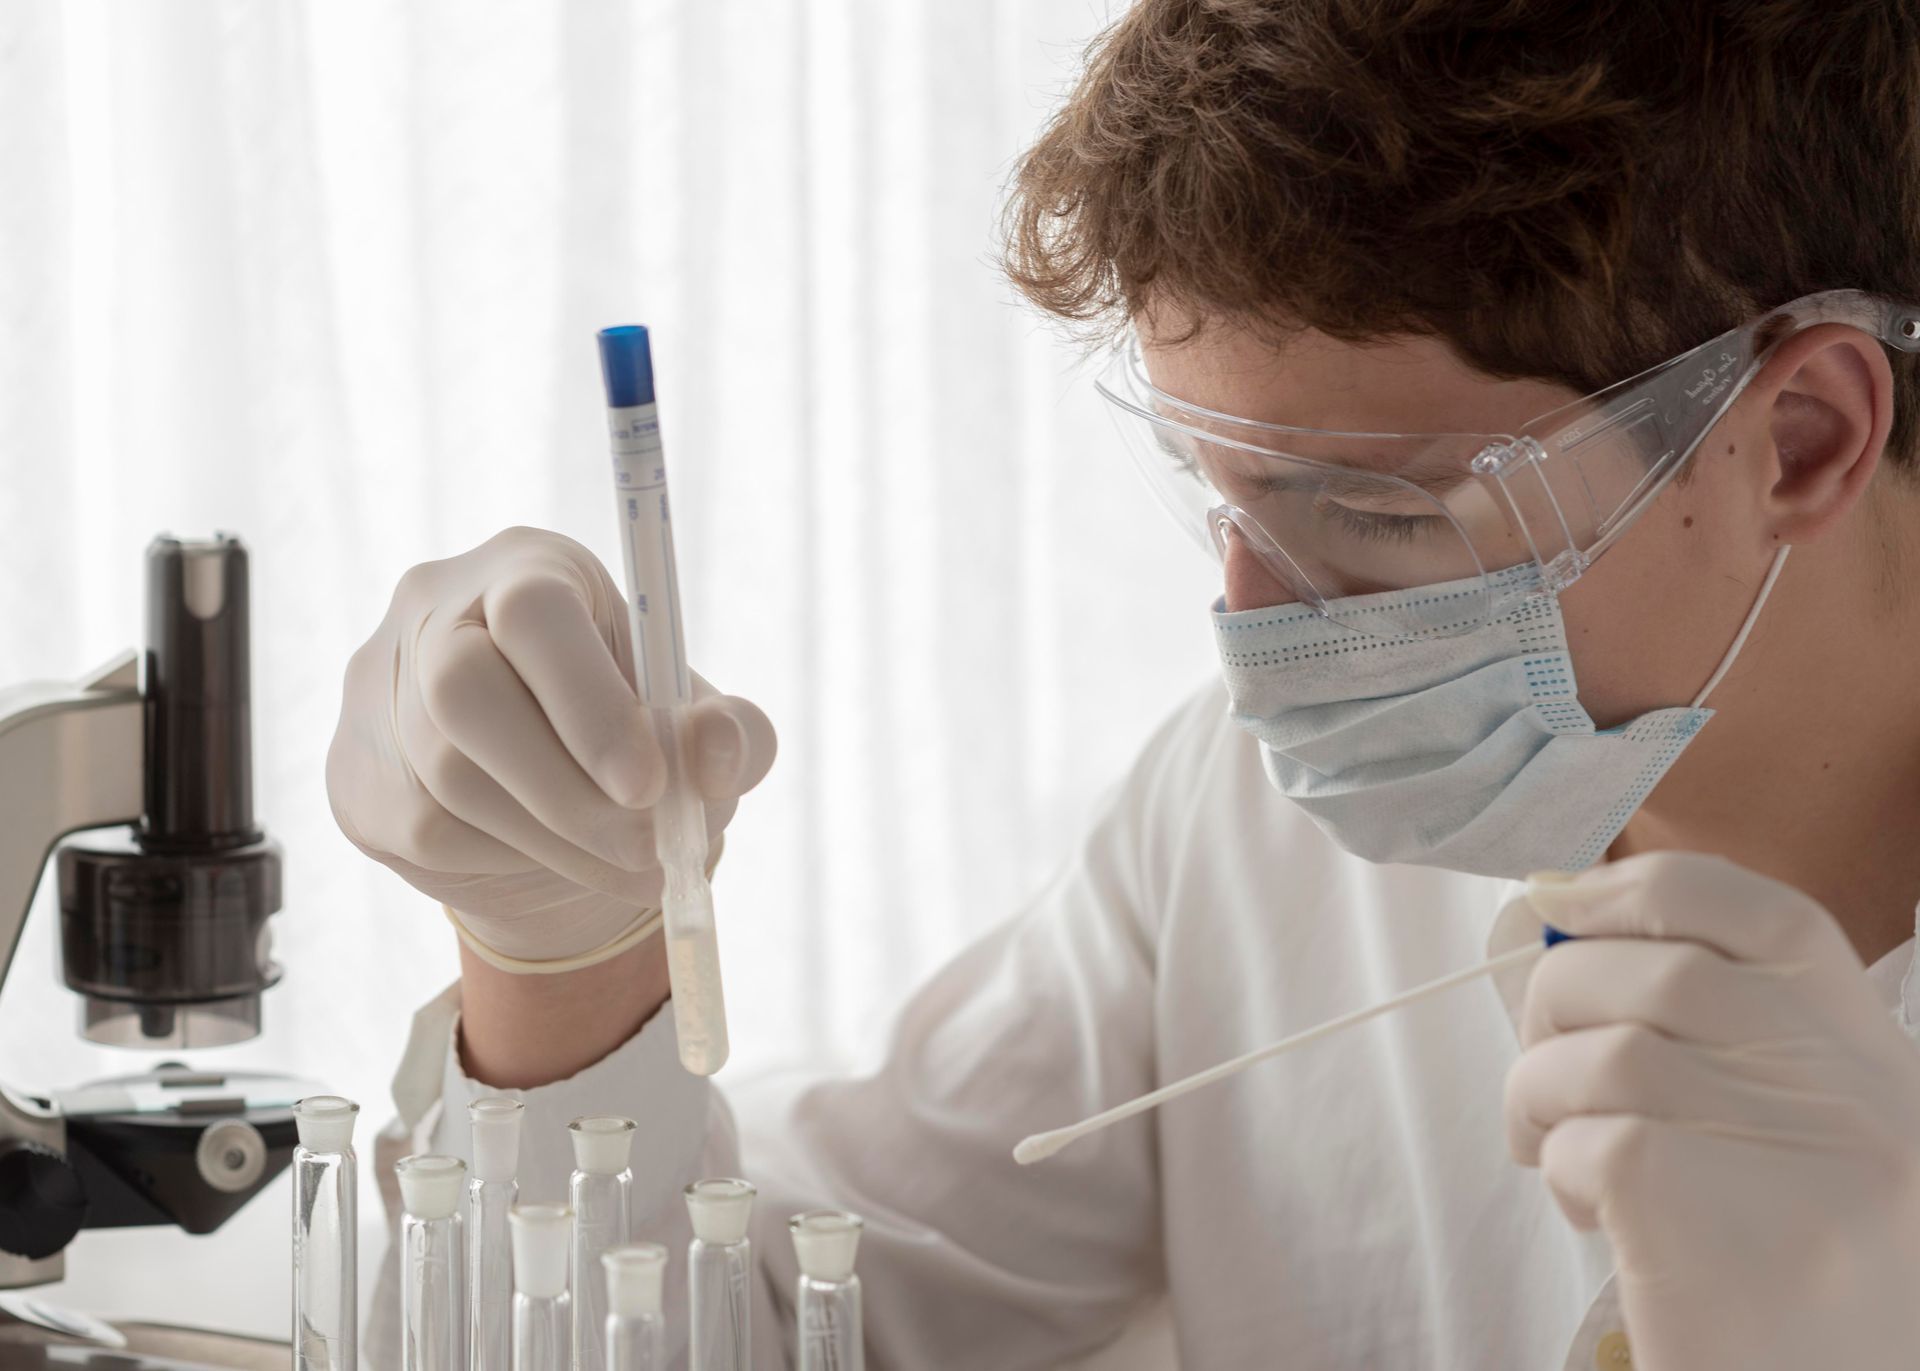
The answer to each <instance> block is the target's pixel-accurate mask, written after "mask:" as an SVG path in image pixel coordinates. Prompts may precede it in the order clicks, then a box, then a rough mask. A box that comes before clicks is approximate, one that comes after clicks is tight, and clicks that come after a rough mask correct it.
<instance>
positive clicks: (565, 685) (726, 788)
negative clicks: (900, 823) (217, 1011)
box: [327, 528, 774, 961]
mask: <svg viewBox="0 0 1920 1371" xmlns="http://www.w3.org/2000/svg"><path fill="white" fill-rule="evenodd" d="M628 644H629V639H628V628H627V610H626V601H625V600H624V599H623V598H622V596H621V594H620V591H619V589H618V588H617V587H616V585H615V584H614V582H613V579H612V578H611V577H609V576H608V575H607V572H606V569H605V568H604V567H602V566H601V565H600V563H599V561H598V560H597V559H596V558H595V557H594V556H593V554H592V553H590V552H588V551H587V550H586V549H585V548H584V547H582V546H580V544H578V543H576V542H574V541H573V540H572V539H570V538H565V537H562V536H561V535H560V534H557V533H549V532H547V531H545V530H543V529H533V528H510V529H507V530H506V531H505V532H503V533H499V534H496V535H495V536H494V537H492V538H490V539H488V540H487V541H486V542H484V543H482V544H481V545H480V546H479V547H477V548H474V549H473V550H472V551H470V552H464V553H461V554H460V555H459V556H457V557H450V558H448V559H447V560H446V561H443V562H426V563H423V564H422V565H420V566H416V567H414V568H412V569H411V570H409V571H408V572H407V573H406V575H404V576H402V577H401V578H400V584H399V586H398V588H397V589H395V591H394V593H393V601H392V603H391V604H390V605H389V606H388V607H387V615H386V618H384V619H383V620H381V622H380V626H379V628H377V629H375V630H374V633H373V636H372V637H371V638H369V639H368V640H367V641H366V643H365V644H363V645H362V646H361V648H360V649H359V651H357V652H355V653H354V654H353V657H352V659H351V660H350V661H349V662H348V663H347V675H346V684H345V689H344V694H343V698H342V701H341V706H340V724H339V727H338V728H337V729H336V730H335V732H334V737H333V746H332V748H331V749H330V750H329V751H328V753H327V795H328V798H329V799H330V800H331V802H332V804H333V814H334V818H335V819H336V820H337V821H338V822H339V824H340V828H341V831H342V832H344V833H345V834H346V835H347V837H348V838H349V839H350V840H351V841H352V842H353V844H354V845H355V846H356V847H358V848H359V849H360V850H361V851H362V852H365V853H366V854H367V855H368V856H370V857H372V858H374V859H375V860H376V861H379V862H382V863H384V864H385V865H387V866H389V867H391V868H393V870H395V871H397V872H398V873H399V874H400V875H401V876H403V877H405V878H406V880H407V881H408V882H410V883H411V884H412V885H414V886H415V887H416V888H418V889H419V890H421V891H422V892H424V893H425V894H427V895H429V896H431V897H432V898H433V899H435V900H439V901H442V902H443V903H445V904H446V905H448V906H449V907H450V908H451V909H453V910H454V911H455V912H456V913H458V914H459V915H460V917H461V920H462V921H463V922H464V923H465V924H466V926H467V929H468V930H469V932H470V933H472V934H473V935H474V936H475V937H477V938H479V939H480V940H481V941H482V942H483V943H485V944H486V945H487V946H488V947H490V948H492V949H494V950H495V951H496V952H499V953H503V954H505V955H507V956H509V957H514V958H519V959H523V960H527V961H560V960H564V959H566V958H570V957H576V956H579V955H581V954H583V953H587V952H590V951H592V950H593V949H596V948H600V947H602V946H604V945H606V944H607V943H609V942H610V941H612V940H613V939H615V938H617V937H619V936H620V935H621V933H622V932H623V931H624V930H627V929H629V928H630V927H632V926H633V925H634V924H635V922H636V920H637V918H638V917H639V914H640V912H641V911H643V910H646V909H649V908H651V907H653V906H655V905H657V903H658V900H659V894H660V885H661V878H660V869H659V864H658V862H657V861H656V860H655V857H654V849H653V825H652V821H651V818H650V817H649V815H648V812H647V810H648V806H649V805H651V804H652V803H653V802H654V801H655V800H657V799H658V798H659V796H660V790H661V787H662V785H663V784H664V780H665V769H664V762H663V759H662V758H661V755H660V750H659V747H658V745H657V744H656V743H655V741H654V737H653V733H652V730H651V729H650V728H649V727H648V724H647V721H646V718H645V712H644V710H643V709H642V707H641V705H640V702H639V699H638V697H637V696H636V695H635V694H634V688H633V659H632V654H631V650H630V648H629V645H628ZM696 693H697V694H699V695H701V696H704V697H705V698H702V699H701V700H700V701H699V702H698V703H697V704H696V705H695V706H694V710H693V713H694V719H695V722H694V726H693V729H692V732H691V741H692V748H691V759H690V760H691V766H690V770H691V772H692V775H693V777H694V779H695V781H696V782H697V783H698V785H699V786H700V789H701V793H702V794H703V795H704V796H705V797H706V800H707V831H708V832H709V833H710V834H713V835H714V837H715V841H716V842H718V838H719V834H720V832H721V830H722V829H723V828H724V827H725V825H726V823H727V821H728V820H729V819H730V818H732V817H733V811H734V805H735V802H736V800H737V798H738V797H739V796H740V795H741V794H742V793H744V792H745V791H747V790H749V789H751V788H752V787H753V786H755V785H756V784H758V783H759V781H760V779H761V778H762V777H763V776H765V775H766V773H767V768H768V767H769V766H771V765H772V764H773V753H774V735H773V726H772V725H771V724H770V723H768V722H767V717H766V715H764V714H762V713H761V712H760V710H759V709H758V708H756V707H755V706H754V705H752V704H750V703H748V702H747V701H746V700H742V699H739V698H736V697H731V696H724V695H716V694H714V692H713V689H712V687H711V686H709V685H707V683H706V682H705V681H701V680H698V678H696Z"/></svg>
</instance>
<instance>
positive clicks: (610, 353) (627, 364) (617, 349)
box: [600, 324, 653, 409]
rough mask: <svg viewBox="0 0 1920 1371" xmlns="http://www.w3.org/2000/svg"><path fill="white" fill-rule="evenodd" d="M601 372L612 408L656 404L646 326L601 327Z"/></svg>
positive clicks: (608, 404) (651, 357) (651, 355)
mask: <svg viewBox="0 0 1920 1371" xmlns="http://www.w3.org/2000/svg"><path fill="white" fill-rule="evenodd" d="M600 375H601V377H602V378H603V379H604V380H605V381H606V383H607V407H608V408H609V409H631V408H633V407H634V406H635V405H650V404H652V403H653V352H652V350H651V349H650V348H649V347H648V346H647V329H646V325H644V324H620V325H617V326H616V327H614V328H603V329H601V330H600Z"/></svg>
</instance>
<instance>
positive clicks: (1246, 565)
mask: <svg viewBox="0 0 1920 1371" xmlns="http://www.w3.org/2000/svg"><path fill="white" fill-rule="evenodd" d="M1219 535H1220V561H1221V564H1222V566H1223V567H1224V568H1225V570H1226V581H1227V584H1226V601H1227V609H1228V610H1229V611H1230V612H1234V611H1239V610H1243V609H1271V608H1272V607H1273V606H1275V605H1290V604H1293V603H1295V602H1296V601H1298V600H1299V598H1300V597H1299V596H1298V595H1296V594H1294V593H1293V591H1292V589H1290V588H1289V587H1288V585H1287V583H1286V582H1285V581H1283V580H1281V579H1280V578H1279V577H1278V576H1277V575H1275V574H1274V572H1273V571H1272V569H1271V568H1269V567H1268V566H1267V564H1266V562H1265V561H1264V560H1263V559H1262V558H1261V557H1260V554H1259V553H1257V552H1255V551H1254V550H1253V548H1252V546H1251V545H1250V544H1249V543H1248V542H1247V539H1246V535H1245V534H1243V533H1241V532H1240V530H1239V528H1238V527H1237V526H1236V525H1235V524H1234V522H1233V520H1231V519H1226V518H1223V519H1221V521H1220V528H1219Z"/></svg>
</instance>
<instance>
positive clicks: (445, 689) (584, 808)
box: [401, 618, 653, 872]
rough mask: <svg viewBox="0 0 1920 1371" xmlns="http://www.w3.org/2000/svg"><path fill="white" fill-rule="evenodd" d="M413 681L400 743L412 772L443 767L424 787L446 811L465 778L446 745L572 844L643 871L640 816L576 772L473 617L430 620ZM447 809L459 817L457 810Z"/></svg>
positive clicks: (645, 845)
mask: <svg viewBox="0 0 1920 1371" xmlns="http://www.w3.org/2000/svg"><path fill="white" fill-rule="evenodd" d="M413 678H415V680H413V684H415V691H413V693H415V695H417V699H419V710H413V709H407V705H405V703H403V705H401V739H403V743H405V747H407V760H409V762H411V764H413V766H415V770H420V768H422V766H438V768H440V772H442V782H444V783H442V785H440V787H436V785H434V783H432V782H428V789H432V791H434V793H436V797H438V799H440V801H442V803H444V805H447V799H449V795H447V793H444V791H453V789H455V783H453V778H455V776H465V772H463V770H461V768H453V766H449V764H447V758H444V757H438V753H444V751H447V749H451V751H455V753H461V755H463V757H465V758H467V760H470V762H472V764H474V766H476V768H478V770H480V772H484V774H486V776H488V778H492V780H493V782H495V783H497V787H499V789H503V791H505V793H507V795H511V797H513V801H515V803H516V805H518V806H520V808H524V810H526V812H528V814H532V818H534V820H536V822H538V824H541V826H543V828H545V830H549V831H551V833H555V835H559V837H561V839H564V841H566V843H568V845H572V847H578V849H582V851H588V853H593V854H595V856H597V858H601V860H603V862H611V864H614V866H624V868H626V870H632V872H637V870H645V866H647V864H649V858H651V853H653V847H651V843H649V841H647V837H645V833H643V831H641V816H639V814H637V812H636V810H630V808H626V806H624V805H616V803H614V801H612V799H611V797H609V795H607V793H605V791H603V789H601V787H599V785H595V783H593V778H591V776H588V774H586V772H584V770H580V766H578V764H576V762H574V758H572V755H570V753H568V751H566V749H564V747H563V745H561V739H559V735H557V734H555V732H553V728H551V726H549V724H547V716H545V714H543V712H541V709H540V703H538V701H536V699H534V697H532V695H530V693H528V689H526V684H524V682H522V680H520V676H518V674H516V672H515V670H513V666H509V664H507V659H505V657H501V655H499V649H497V647H495V645H493V637H492V634H488V630H486V626H484V624H480V622H476V620H470V618H463V620H449V622H447V624H445V626H444V628H442V626H440V624H428V626H426V628H424V630H422V634H420V641H419V647H417V653H415V664H413ZM447 808H453V810H455V812H459V806H457V805H447ZM482 828H488V831H497V830H493V828H490V826H482ZM518 828H520V826H516V830H518ZM522 851H526V849H522Z"/></svg>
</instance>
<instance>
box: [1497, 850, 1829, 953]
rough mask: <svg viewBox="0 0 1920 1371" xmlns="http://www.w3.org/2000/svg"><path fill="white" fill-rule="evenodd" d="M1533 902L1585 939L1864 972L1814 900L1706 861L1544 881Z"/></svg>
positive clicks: (1614, 865)
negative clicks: (1649, 941)
mask: <svg viewBox="0 0 1920 1371" xmlns="http://www.w3.org/2000/svg"><path fill="white" fill-rule="evenodd" d="M1527 902H1528V903H1529V904H1530V905H1532V906H1533V908H1534V909H1535V910H1536V911H1537V912H1538V913H1539V914H1540V916H1541V918H1543V919H1545V920H1546V921H1547V922H1548V923H1550V924H1553V925H1554V926H1555V927H1557V928H1560V929H1562V930H1563V931H1565V932H1567V933H1572V934H1574V935H1576V936H1578V937H1588V938H1591V937H1624V938H1666V939H1684V940H1686V941H1689V942H1696V943H1701V944H1703V945H1705V946H1707V947H1711V948H1713V949H1715V950H1716V951H1719V952H1721V953H1723V954H1724V955H1726V956H1728V957H1731V958H1733V959H1734V960H1735V961H1739V962H1762V963H1775V964H1781V965H1788V966H1792V965H1805V964H1821V965H1838V966H1845V965H1851V967H1852V969H1854V970H1858V969H1859V966H1860V960H1859V958H1858V957H1857V956H1855V955H1854V952H1853V949H1852V947H1851V945H1849V944H1848V942H1847V940H1846V937H1845V935H1844V934H1842V933H1841V931H1840V928H1839V925H1837V924H1836V923H1835V922H1834V921H1833V917H1832V915H1830V914H1828V913H1827V911H1826V910H1825V909H1823V908H1821V906H1820V905H1819V903H1818V902H1817V901H1815V900H1814V899H1813V898H1812V897H1810V896H1808V895H1806V894H1803V893H1802V892H1801V891H1799V890H1796V889H1794V888H1793V887H1792V886H1790V885H1786V884H1784V883H1782V882H1780V881H1776V880H1773V879H1772V878H1771V877H1767V876H1762V875H1761V874H1759V873H1758V872H1756V871H1749V870H1748V869H1746V868H1745V867H1743V866H1740V865H1738V864H1736V863H1734V862H1730V861H1728V860H1726V859H1725V858H1723V857H1712V856H1707V855H1705V854H1703V853H1697V852H1649V853H1644V854H1642V855H1639V856H1634V857H1628V858H1625V859H1624V860H1621V861H1618V862H1608V863H1605V864H1603V865H1601V866H1597V867H1594V868H1591V869H1590V870H1588V871H1585V872H1582V873H1581V874H1579V875H1578V876H1574V877H1570V878H1569V877H1561V876H1559V874H1558V873H1536V874H1535V875H1533V876H1531V877H1529V878H1528V880H1527Z"/></svg>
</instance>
